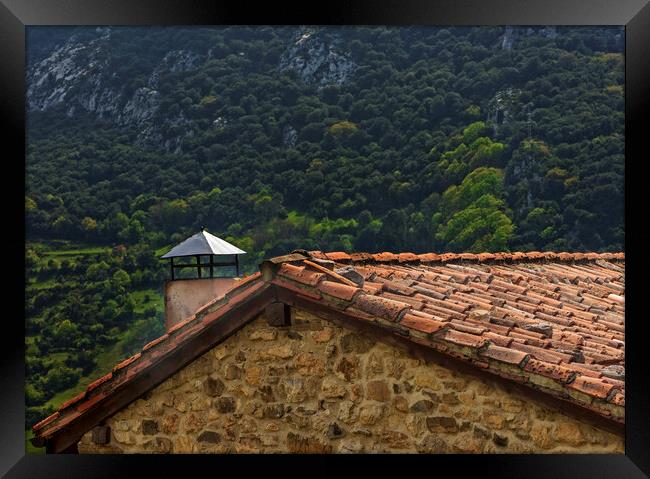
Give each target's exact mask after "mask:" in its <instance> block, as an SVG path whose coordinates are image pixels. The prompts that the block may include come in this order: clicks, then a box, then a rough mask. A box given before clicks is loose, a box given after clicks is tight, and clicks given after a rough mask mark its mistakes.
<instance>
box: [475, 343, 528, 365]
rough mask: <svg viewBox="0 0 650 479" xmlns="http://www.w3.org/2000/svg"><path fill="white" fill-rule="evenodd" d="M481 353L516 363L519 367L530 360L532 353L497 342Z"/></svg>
mask: <svg viewBox="0 0 650 479" xmlns="http://www.w3.org/2000/svg"><path fill="white" fill-rule="evenodd" d="M479 354H480V355H481V356H484V357H486V358H490V359H494V360H496V361H501V362H503V363H508V364H514V365H516V366H519V367H524V365H525V364H526V363H527V362H528V361H529V360H530V355H529V354H527V353H524V352H522V351H515V350H513V349H509V348H507V347H503V346H500V345H495V344H490V345H488V347H487V348H485V350H483V351H481V352H480V353H479Z"/></svg>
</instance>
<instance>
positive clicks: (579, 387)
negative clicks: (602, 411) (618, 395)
mask: <svg viewBox="0 0 650 479" xmlns="http://www.w3.org/2000/svg"><path fill="white" fill-rule="evenodd" d="M568 387H569V388H571V389H575V390H576V391H580V392H582V393H585V394H587V395H589V396H593V397H596V398H599V399H606V398H607V396H608V395H609V393H610V392H611V391H612V389H614V386H613V385H612V384H607V383H606V382H604V381H603V380H602V379H597V378H590V377H587V376H578V377H577V378H576V379H575V380H574V381H573V382H572V383H571V384H569V386H568Z"/></svg>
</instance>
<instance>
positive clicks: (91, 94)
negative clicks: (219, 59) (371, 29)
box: [27, 28, 357, 152]
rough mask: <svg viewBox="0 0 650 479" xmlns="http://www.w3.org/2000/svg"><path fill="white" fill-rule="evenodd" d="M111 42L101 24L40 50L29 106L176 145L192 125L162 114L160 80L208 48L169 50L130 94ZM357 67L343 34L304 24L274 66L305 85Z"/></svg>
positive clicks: (189, 67) (197, 60)
mask: <svg viewBox="0 0 650 479" xmlns="http://www.w3.org/2000/svg"><path fill="white" fill-rule="evenodd" d="M111 47H112V45H111V29H110V28H98V29H96V30H95V32H94V35H93V36H92V37H91V39H89V38H88V35H87V34H86V35H85V37H83V38H79V37H78V36H77V35H73V36H71V37H70V38H69V39H68V40H67V41H65V42H63V43H61V44H60V45H58V46H55V47H54V48H53V49H52V50H51V51H50V52H49V53H46V54H45V55H41V57H40V58H39V59H38V60H36V61H35V62H34V63H33V64H31V65H29V67H28V73H27V84H28V90H27V99H28V109H29V111H32V112H34V111H44V110H47V109H49V108H52V107H55V106H59V105H64V106H65V109H66V113H67V115H68V116H74V115H75V114H77V113H79V112H80V111H87V112H93V113H95V114H96V116H97V117H98V118H100V119H102V120H107V121H110V122H112V123H113V124H115V125H117V126H120V127H125V128H133V129H134V130H135V131H137V140H136V142H137V143H138V144H139V145H141V146H154V147H160V148H164V149H166V150H168V151H175V152H178V151H180V150H181V149H182V144H183V139H184V138H185V137H188V136H192V135H194V134H195V131H196V130H197V126H196V125H194V124H193V122H192V121H191V120H189V119H188V118H187V116H188V115H187V114H185V113H184V112H183V111H182V110H181V111H180V112H177V113H174V114H173V115H162V114H159V109H160V105H161V102H162V100H163V97H164V95H163V94H161V92H160V80H161V77H162V76H163V75H165V74H168V73H179V72H180V73H182V72H192V71H195V70H198V69H200V68H201V67H202V65H203V64H204V62H205V61H206V60H209V59H210V54H208V55H207V56H205V55H200V54H198V53H196V52H193V51H190V50H187V49H178V50H170V51H169V52H168V53H167V54H165V55H164V57H163V58H162V59H161V60H160V61H159V62H158V63H157V65H156V66H154V67H153V68H150V70H149V71H144V72H143V73H144V74H145V75H147V80H146V86H141V87H139V88H136V89H135V91H130V92H129V91H126V90H125V87H124V85H123V84H122V83H120V81H118V80H117V79H116V78H115V72H114V68H113V67H112V64H111V61H114V59H112V57H111V55H112V51H111ZM210 53H211V52H210ZM356 68H357V65H356V64H355V63H354V62H353V61H352V60H351V59H350V56H349V54H348V53H347V52H346V51H345V50H344V46H343V42H342V40H341V39H340V37H338V36H337V35H332V34H326V33H325V32H324V31H322V30H317V29H302V28H301V29H298V30H297V33H296V35H295V37H294V39H293V40H292V41H291V42H290V43H289V44H288V45H287V47H286V50H285V51H284V52H283V54H282V56H281V60H280V62H279V65H278V70H279V71H287V70H292V71H295V72H297V74H298V75H299V77H300V78H301V79H302V80H303V81H304V82H305V83H307V84H310V85H315V86H317V87H322V86H325V85H328V84H338V85H340V84H343V83H344V82H345V81H346V80H347V79H348V78H349V77H350V75H352V74H353V73H354V71H355V70H356ZM221 120H222V119H221V117H219V118H218V119H217V120H215V127H222V126H223V125H222V123H223V124H225V121H226V120H223V121H221ZM217 123H219V124H217ZM170 127H175V128H173V131H175V132H179V131H180V133H174V135H173V136H169V135H165V134H164V133H163V132H165V131H168V130H169V129H170ZM179 127H180V128H179ZM295 136H296V133H295V132H290V131H289V132H285V138H284V142H285V144H286V145H288V146H290V145H292V144H295Z"/></svg>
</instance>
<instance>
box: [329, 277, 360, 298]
mask: <svg viewBox="0 0 650 479" xmlns="http://www.w3.org/2000/svg"><path fill="white" fill-rule="evenodd" d="M318 289H319V290H320V292H321V293H323V294H327V295H329V296H333V297H335V298H338V299H343V300H345V301H352V299H353V298H354V297H355V296H356V295H357V294H359V293H361V291H362V290H361V288H357V287H356V286H349V285H347V284H342V283H336V282H334V281H327V280H325V281H323V282H322V283H321V284H320V285H319V286H318Z"/></svg>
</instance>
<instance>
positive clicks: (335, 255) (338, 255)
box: [325, 251, 352, 261]
mask: <svg viewBox="0 0 650 479" xmlns="http://www.w3.org/2000/svg"><path fill="white" fill-rule="evenodd" d="M325 257H326V259H331V260H332V261H350V259H352V258H351V257H350V255H349V254H347V253H344V252H343V251H335V252H332V253H326V254H325Z"/></svg>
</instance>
